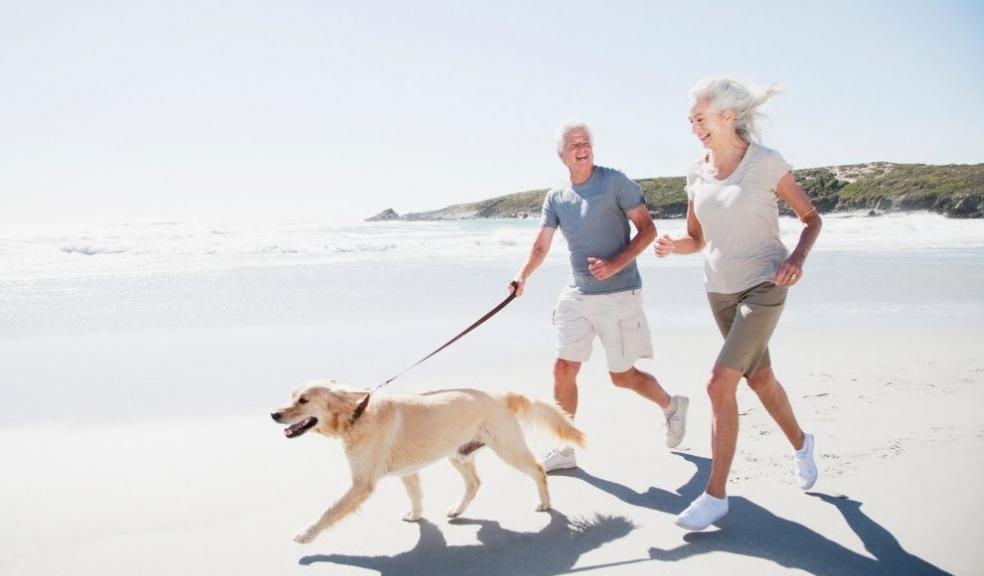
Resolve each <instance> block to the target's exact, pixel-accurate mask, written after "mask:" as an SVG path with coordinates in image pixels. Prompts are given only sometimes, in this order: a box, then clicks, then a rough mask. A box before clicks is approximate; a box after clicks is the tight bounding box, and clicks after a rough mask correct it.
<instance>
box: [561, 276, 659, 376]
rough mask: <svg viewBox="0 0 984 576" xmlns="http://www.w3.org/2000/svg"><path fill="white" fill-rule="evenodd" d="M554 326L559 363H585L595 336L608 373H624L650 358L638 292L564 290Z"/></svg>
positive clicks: (646, 324)
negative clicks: (601, 349) (598, 292)
mask: <svg viewBox="0 0 984 576" xmlns="http://www.w3.org/2000/svg"><path fill="white" fill-rule="evenodd" d="M553 323H554V326H556V327H557V357H558V358H560V359H562V360H570V361H572V362H584V361H586V360H587V359H588V358H590V357H591V344H592V342H593V341H594V337H595V336H598V337H599V338H600V339H601V345H602V347H603V348H604V349H605V357H606V358H607V359H608V371H609V372H616V373H618V372H625V371H626V370H628V369H629V368H632V366H633V365H634V364H635V362H636V360H638V359H639V358H652V357H653V344H652V340H651V339H650V337H649V323H648V322H646V313H645V312H644V311H643V310H642V291H641V290H626V291H623V292H615V293H614V294H581V293H579V292H576V291H574V290H572V289H569V288H567V289H564V290H563V291H561V293H560V297H559V298H558V299H557V307H556V308H555V309H554V314H553Z"/></svg>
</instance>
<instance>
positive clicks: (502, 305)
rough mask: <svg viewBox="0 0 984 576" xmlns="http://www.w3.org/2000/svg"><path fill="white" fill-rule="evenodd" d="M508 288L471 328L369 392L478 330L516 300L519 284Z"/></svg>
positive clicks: (373, 389) (512, 283) (510, 284)
mask: <svg viewBox="0 0 984 576" xmlns="http://www.w3.org/2000/svg"><path fill="white" fill-rule="evenodd" d="M509 286H510V287H511V288H512V290H511V291H510V292H509V296H507V297H506V299H505V300H503V301H502V302H499V304H498V305H497V306H496V307H495V308H493V309H491V310H489V311H488V312H486V313H485V316H482V317H481V318H479V319H478V320H476V321H475V322H473V323H472V325H471V326H469V327H468V328H465V329H464V330H462V331H461V332H459V333H458V335H457V336H455V337H454V338H452V339H450V340H448V341H447V342H445V343H444V344H442V345H441V346H440V347H439V348H438V349H437V350H434V351H433V352H431V353H430V354H428V355H427V356H424V357H423V358H421V359H420V360H417V362H416V363H414V364H413V365H412V366H410V367H409V368H406V369H404V370H403V372H400V373H399V374H397V375H396V376H393V377H392V378H390V379H389V380H387V381H385V382H383V383H382V384H377V385H376V386H374V387H373V388H372V390H371V392H375V391H376V390H379V389H380V388H382V387H383V386H386V385H387V384H389V383H390V382H392V381H393V380H396V379H397V378H399V377H400V376H403V375H404V374H406V373H407V372H409V371H410V370H412V369H413V368H416V367H417V366H418V365H420V364H423V362H424V361H425V360H427V359H429V358H430V357H431V356H433V355H435V354H437V353H438V352H440V351H441V350H444V349H445V348H447V347H448V346H450V345H452V344H454V343H455V342H457V341H458V340H460V339H461V337H462V336H464V335H465V334H468V333H469V332H471V331H472V330H474V329H475V328H478V327H479V326H481V325H482V324H484V323H485V321H486V320H488V319H489V318H491V317H493V316H495V315H496V314H498V313H499V311H500V310H502V309H503V308H505V307H506V306H507V305H509V303H510V302H512V301H513V300H515V299H516V290H518V289H519V282H516V281H515V280H513V281H512V282H510V283H509Z"/></svg>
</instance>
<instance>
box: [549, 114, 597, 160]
mask: <svg viewBox="0 0 984 576" xmlns="http://www.w3.org/2000/svg"><path fill="white" fill-rule="evenodd" d="M575 130H584V132H585V134H587V135H588V141H590V142H591V145H592V146H593V145H594V136H592V135H591V129H590V128H588V125H587V124H585V123H584V122H581V121H580V120H564V121H563V122H562V123H561V124H560V126H558V127H557V131H556V132H554V140H555V141H556V144H557V154H560V153H562V152H563V151H564V140H566V139H567V135H568V134H570V133H571V132H573V131H575Z"/></svg>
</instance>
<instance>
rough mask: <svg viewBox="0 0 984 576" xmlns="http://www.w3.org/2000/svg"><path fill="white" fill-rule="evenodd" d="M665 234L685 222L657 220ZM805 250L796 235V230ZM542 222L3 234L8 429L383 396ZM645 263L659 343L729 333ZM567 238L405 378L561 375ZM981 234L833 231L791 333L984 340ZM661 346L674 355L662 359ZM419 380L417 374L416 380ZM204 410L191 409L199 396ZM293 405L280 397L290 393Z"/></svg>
mask: <svg viewBox="0 0 984 576" xmlns="http://www.w3.org/2000/svg"><path fill="white" fill-rule="evenodd" d="M657 226H658V227H659V229H660V233H670V234H675V233H679V232H680V231H681V230H682V228H683V226H684V222H683V221H680V220H673V221H659V222H657ZM781 226H782V231H783V237H784V240H785V241H786V243H787V245H789V246H792V245H793V244H794V243H795V241H796V237H797V234H798V233H799V229H800V227H799V224H798V222H797V221H796V220H794V219H782V221H781ZM536 231H537V222H535V221H533V220H473V221H452V222H382V223H362V222H318V221H306V222H298V221H291V222H235V223H233V222H230V223H187V222H162V223H150V224H114V225H102V226H90V227H79V228H77V229H66V228H52V229H47V230H44V229H37V228H34V229H30V230H21V231H6V232H0V262H3V266H2V267H0V404H3V405H27V406H32V405H37V403H39V402H40V403H41V404H42V405H43V406H44V407H45V408H44V410H43V414H40V415H39V414H35V413H33V412H32V411H20V412H17V413H16V414H14V413H11V412H8V413H7V414H6V415H4V416H0V424H3V423H5V422H6V423H9V422H11V421H19V420H20V419H25V418H27V419H30V418H38V417H50V418H57V417H64V416H66V415H69V414H74V416H73V417H76V418H78V417H80V416H79V415H78V414H79V413H80V412H81V413H84V414H88V415H90V417H92V418H97V419H98V418H102V417H105V416H107V415H108V414H118V413H119V412H120V407H121V406H122V407H124V408H125V411H126V412H141V411H143V412H147V411H150V412H154V411H162V412H165V413H171V414H179V413H180V414H188V413H193V412H196V411H203V410H204V411H207V408H203V406H205V407H207V406H210V405H213V404H215V403H220V402H222V403H224V404H225V405H229V404H230V401H229V397H230V395H231V394H233V393H234V394H235V397H236V399H235V401H232V402H231V404H234V405H238V406H247V405H249V406H253V405H263V404H267V405H268V404H269V402H270V398H271V396H270V394H271V392H270V391H271V390H276V392H277V393H282V392H283V391H285V390H289V388H288V386H289V385H290V384H291V383H296V381H299V380H303V379H307V378H309V377H312V376H322V375H324V376H329V375H330V376H339V377H341V379H342V380H344V381H346V382H348V383H355V384H358V385H366V386H371V385H373V384H376V383H379V382H380V381H382V380H384V379H385V378H388V377H390V376H393V375H394V374H396V373H397V372H399V371H400V370H402V369H403V368H405V367H406V366H408V365H410V364H412V363H413V362H414V361H416V360H417V359H419V358H420V357H422V356H424V355H425V354H426V353H428V352H430V351H431V350H432V349H434V348H435V347H437V345H439V344H441V343H443V342H444V341H445V340H447V339H448V338H450V337H451V336H453V335H454V334H456V333H457V332H458V331H459V330H461V329H462V328H464V327H465V326H467V325H468V324H470V323H471V322H472V321H473V320H474V319H476V318H477V317H479V316H481V315H482V314H483V313H484V312H485V311H487V310H488V309H490V308H491V307H493V306H494V305H495V304H497V303H498V302H499V301H501V300H502V299H503V298H504V297H505V296H506V285H507V283H508V282H509V280H510V279H511V278H512V276H513V275H514V273H515V272H516V270H517V269H518V268H519V267H520V266H521V264H522V263H523V262H524V260H525V258H526V255H527V253H528V250H529V246H530V243H531V242H532V240H533V238H534V236H535V235H536ZM639 266H640V270H641V273H642V276H643V282H644V298H645V302H646V310H647V314H648V315H649V317H650V324H651V325H652V328H653V332H654V338H655V339H656V340H657V341H658V342H660V343H662V344H665V343H666V342H667V341H668V340H669V338H668V335H670V334H674V333H676V332H679V331H682V332H686V331H688V330H689V331H700V332H699V333H701V334H703V333H705V332H707V333H708V334H709V337H714V336H715V335H714V334H713V328H712V320H711V318H710V314H709V312H708V311H707V305H706V301H705V297H704V293H703V283H702V259H701V258H700V257H699V256H687V257H679V256H677V257H671V258H669V259H662V260H661V259H657V258H656V257H655V256H654V255H653V254H652V252H651V251H650V252H647V253H645V254H643V255H642V256H641V257H640V259H639ZM567 274H568V264H567V250H566V246H565V245H564V240H563V238H562V237H561V236H560V235H557V237H556V239H555V242H554V246H553V249H552V251H551V253H550V255H549V256H548V258H547V260H546V262H545V263H544V265H543V266H542V268H541V269H540V270H538V271H537V273H536V274H535V275H534V277H533V278H532V280H531V281H530V283H529V284H528V286H527V293H526V294H525V295H524V296H523V297H522V298H520V299H518V300H516V301H515V302H514V303H512V304H511V305H510V306H509V307H508V308H506V309H505V310H504V311H503V312H502V313H500V315H499V316H498V317H496V318H494V319H493V320H491V321H490V322H489V323H488V324H486V325H485V326H482V327H481V328H480V329H479V330H477V331H476V332H475V333H474V334H473V335H469V336H468V337H467V338H465V339H463V340H462V341H461V342H460V343H459V344H456V345H455V347H454V348H452V349H449V351H447V352H445V353H442V354H441V355H439V356H437V357H435V358H434V359H433V360H431V361H429V362H428V364H427V366H426V367H421V368H419V369H416V370H415V371H413V372H412V373H410V374H408V375H407V377H405V378H404V379H403V380H405V381H406V385H407V386H409V387H413V386H424V385H426V382H427V381H428V379H431V381H433V379H434V378H435V375H437V376H440V377H441V378H440V379H443V380H454V381H457V380H461V379H462V378H464V377H467V378H472V379H474V378H476V377H491V376H490V374H491V373H493V372H496V371H500V372H503V373H510V374H512V375H513V376H516V377H537V378H539V377H541V376H542V377H544V378H548V376H549V362H550V359H551V356H552V345H553V331H552V326H551V321H550V317H551V312H552V308H553V303H554V300H555V298H556V295H557V292H558V290H559V289H560V288H561V287H562V286H563V285H564V284H565V283H566V280H567ZM982 287H984V221H974V220H949V219H946V218H943V217H941V216H938V215H934V214H923V213H910V214H899V215H885V216H880V217H865V216H862V215H828V216H826V217H825V219H824V229H823V233H822V235H821V238H820V240H819V242H818V244H817V246H816V247H815V249H814V251H813V253H812V254H811V256H810V259H809V261H808V263H807V269H806V274H805V277H804V280H803V281H802V282H801V284H800V285H799V286H797V287H796V288H795V289H794V290H793V291H791V296H790V299H789V302H788V304H787V308H786V312H785V314H784V319H783V325H786V326H791V327H799V328H804V329H810V328H811V327H814V326H816V327H824V328H830V327H831V326H844V327H845V329H848V330H849V329H851V327H852V326H858V325H861V324H859V323H862V324H863V325H873V324H880V325H885V326H899V329H900V330H911V331H912V333H913V334H925V333H926V331H927V330H928V331H934V330H937V331H938V330H950V329H961V330H971V331H973V330H978V332H980V327H981V326H984V295H982V291H981V288H982ZM657 345H658V346H660V345H661V344H657ZM418 373H419V375H418ZM192 398H194V405H195V406H194V407H191V406H190V404H191V403H192V402H191V399H192ZM277 398H278V401H279V399H280V396H277Z"/></svg>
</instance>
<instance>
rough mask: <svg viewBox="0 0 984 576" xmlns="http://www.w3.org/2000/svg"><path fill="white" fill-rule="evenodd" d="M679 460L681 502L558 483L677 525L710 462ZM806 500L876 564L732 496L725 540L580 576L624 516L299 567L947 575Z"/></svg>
mask: <svg viewBox="0 0 984 576" xmlns="http://www.w3.org/2000/svg"><path fill="white" fill-rule="evenodd" d="M677 455H678V456H680V457H681V458H684V459H686V460H687V461H689V462H691V463H693V464H694V466H696V468H697V470H696V472H695V473H694V475H693V476H692V477H691V478H690V480H689V481H688V482H687V483H686V484H685V485H683V486H682V487H680V489H678V490H677V491H676V492H669V491H667V490H661V489H659V488H655V487H653V488H649V490H647V491H646V492H642V493H640V492H636V491H634V490H632V489H630V488H628V487H626V486H623V485H622V484H618V483H616V482H612V481H610V480H605V479H603V478H599V477H597V476H593V475H591V474H590V473H588V472H585V471H584V470H581V469H576V470H573V471H570V472H563V473H559V474H555V475H557V476H565V477H568V478H575V479H578V480H582V481H584V482H586V483H588V484H590V485H591V486H593V487H595V488H597V489H599V490H602V491H604V492H607V493H608V494H611V495H612V496H614V497H616V498H618V499H619V500H621V501H623V502H626V503H628V504H631V505H633V506H639V507H642V508H648V509H651V510H657V511H659V512H663V513H665V514H671V515H675V514H678V513H679V512H681V511H682V510H683V509H684V508H686V506H687V505H688V504H689V503H690V501H691V500H693V499H694V498H696V497H697V496H698V495H699V494H700V493H701V491H702V490H703V488H704V484H705V483H706V480H707V476H708V473H709V472H710V467H711V461H710V460H709V459H707V458H702V457H699V456H694V455H690V454H683V453H677ZM808 494H809V495H810V496H813V497H815V498H819V499H820V500H822V501H823V502H826V503H827V504H831V505H832V506H834V507H836V508H837V510H838V512H840V513H841V515H842V516H843V517H844V519H845V520H846V521H847V524H848V526H850V527H851V529H852V530H853V531H854V533H855V534H857V536H858V537H859V538H860V539H861V542H862V543H863V544H864V547H865V550H867V551H868V553H869V554H870V555H871V556H873V558H871V557H868V556H865V555H862V554H858V553H857V552H854V551H852V550H849V549H848V548H845V547H844V546H842V545H840V544H838V543H836V542H834V541H832V540H830V539H828V538H826V537H824V536H823V535H821V534H819V533H817V532H815V531H813V530H811V529H810V528H807V527H806V526H804V525H802V524H799V523H796V522H792V521H790V520H786V519H785V518H780V517H779V516H776V515H775V514H773V513H772V512H770V511H768V510H766V509H765V508H763V507H761V506H759V505H758V504H755V503H753V502H751V501H750V500H748V499H746V498H742V497H740V496H739V497H735V496H732V497H731V499H730V504H731V507H730V511H729V513H728V515H727V516H725V518H724V519H722V520H721V521H720V522H718V523H717V526H718V528H720V529H719V530H717V531H711V532H691V533H688V534H686V535H685V536H684V537H683V539H684V541H685V544H682V545H680V546H678V547H676V548H672V549H669V550H662V549H659V548H650V549H649V554H648V556H646V557H642V558H639V557H636V558H631V557H630V558H627V559H625V560H622V561H618V562H614V563H611V564H606V565H604V566H584V567H578V568H574V565H575V564H576V563H577V561H578V559H579V558H580V557H581V555H582V554H584V553H586V552H589V551H591V550H594V549H596V548H598V547H600V546H601V545H603V544H606V543H608V542H612V541H614V540H617V539H619V538H622V537H624V536H626V535H627V534H628V533H629V532H631V531H632V530H633V529H634V528H635V526H634V525H633V524H632V522H631V521H629V520H628V519H627V518H624V517H619V516H596V517H595V518H593V519H591V520H571V519H569V518H567V517H566V516H564V515H563V514H561V513H559V512H556V511H550V523H549V524H548V525H547V526H546V527H545V528H543V529H542V530H540V531H539V532H516V531H513V530H507V529H504V528H502V527H501V526H500V525H499V524H498V523H497V522H493V521H489V520H464V519H458V520H453V521H451V524H457V525H477V526H479V530H478V534H477V537H478V540H479V542H480V544H470V545H463V546H448V544H447V541H446V540H445V538H444V535H443V534H442V532H441V531H440V529H438V527H437V526H435V525H434V524H432V523H430V522H428V521H426V520H423V521H421V522H420V523H419V526H420V540H419V541H418V542H417V545H416V546H414V548H413V549H411V550H408V551H406V552H403V553H400V554H397V555H395V556H349V555H344V554H330V555H312V556H305V557H303V558H301V559H300V564H302V565H311V564H315V563H319V562H327V563H334V564H343V565H349V566H358V567H362V568H368V569H371V570H377V571H378V572H379V573H380V574H382V575H383V576H402V575H407V574H428V575H433V576H445V575H448V576H450V575H455V576H457V575H461V574H467V575H468V576H493V575H506V574H508V575H510V576H547V575H552V574H565V573H566V574H569V573H576V572H587V571H595V570H597V569H601V568H605V567H611V566H618V565H627V564H643V563H651V562H675V561H678V560H685V559H687V558H691V557H694V556H700V555H701V554H706V553H710V552H730V553H732V554H741V555H744V556H749V557H753V558H762V559H765V560H769V561H771V562H774V563H776V564H778V565H780V566H783V567H786V568H797V569H800V570H803V571H806V572H809V573H811V574H816V575H818V576H852V575H865V576H867V575H871V574H875V575H878V574H884V575H892V576H896V575H903V574H920V575H941V574H949V573H948V572H945V571H943V570H941V569H940V568H937V567H936V566H933V565H932V564H930V563H929V562H926V561H925V560H923V559H921V558H919V557H917V556H914V555H912V554H910V553H908V552H906V551H905V549H903V548H902V546H901V544H899V542H898V540H897V539H896V538H895V537H894V536H892V534H891V533H890V532H889V531H888V530H886V529H885V528H884V527H883V526H881V525H880V524H878V523H877V522H875V521H874V520H872V519H871V518H870V517H869V516H867V515H866V514H865V513H863V512H862V511H861V502H858V501H856V500H852V499H850V498H848V497H846V496H830V495H827V494H822V493H818V492H810V493H808ZM669 521H670V519H669V518H667V522H669ZM695 572H699V570H695Z"/></svg>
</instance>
